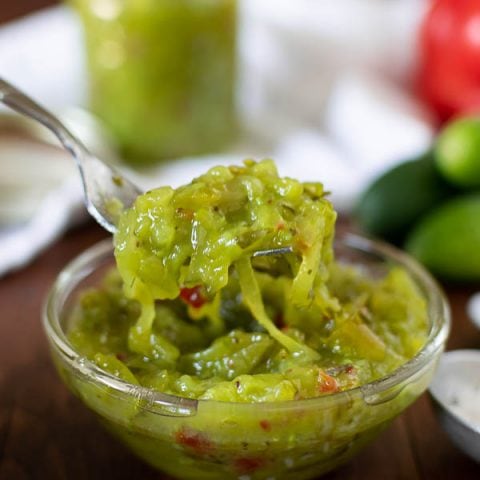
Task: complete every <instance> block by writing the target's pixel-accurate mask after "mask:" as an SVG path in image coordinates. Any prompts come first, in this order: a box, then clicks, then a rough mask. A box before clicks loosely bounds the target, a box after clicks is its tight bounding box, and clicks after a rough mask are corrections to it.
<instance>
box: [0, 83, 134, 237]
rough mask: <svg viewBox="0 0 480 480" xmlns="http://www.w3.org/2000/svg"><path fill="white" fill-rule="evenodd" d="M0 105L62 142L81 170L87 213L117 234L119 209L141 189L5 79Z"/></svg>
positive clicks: (127, 203)
mask: <svg viewBox="0 0 480 480" xmlns="http://www.w3.org/2000/svg"><path fill="white" fill-rule="evenodd" d="M0 103H3V104H4V105H6V106H8V107H10V108H11V109H12V110H15V111H17V112H19V113H21V114H23V115H25V116H27V117H29V118H32V119H33V120H36V121H37V122H39V123H41V124H42V125H44V126H45V127H47V128H48V129H49V130H51V132H52V133H53V134H54V135H55V136H56V137H57V138H58V139H59V140H60V142H61V144H62V145H63V146H64V147H65V149H66V150H67V151H68V152H69V153H70V154H71V155H72V157H73V158H74V159H75V162H76V164H77V167H78V170H79V171H80V176H81V179H82V185H83V191H84V194H85V205H86V207H87V210H88V211H89V213H90V214H91V215H92V216H93V217H94V218H95V220H97V222H98V223H99V224H100V225H101V226H102V227H103V228H105V229H106V230H108V231H109V232H111V233H114V232H115V231H116V224H117V221H118V215H119V209H121V208H127V207H129V206H130V205H131V204H132V203H133V202H134V200H135V198H136V197H137V195H139V194H140V193H141V191H140V189H139V188H138V187H137V186H136V185H134V184H133V183H132V182H130V181H129V180H127V179H126V178H124V177H123V176H122V175H121V174H120V173H118V172H117V171H116V170H115V169H114V168H112V167H110V166H108V165H106V164H105V163H103V162H102V161H101V160H99V159H98V158H96V157H95V156H93V155H91V154H90V152H89V151H88V150H87V148H86V147H85V146H84V145H83V143H82V142H81V141H80V140H78V138H77V137H75V135H73V133H71V132H70V130H68V128H66V127H65V125H63V124H62V122H61V121H60V120H59V119H58V118H56V117H55V116H54V115H53V114H52V113H50V112H49V111H47V110H45V108H43V107H41V106H40V105H38V103H36V102H35V101H34V100H32V99H31V98H30V97H29V96H28V95H26V94H24V93H23V92H21V91H20V90H18V88H16V87H14V86H13V85H11V84H10V83H8V82H7V81H6V80H4V79H2V78H1V77H0Z"/></svg>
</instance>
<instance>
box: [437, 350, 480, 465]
mask: <svg viewBox="0 0 480 480" xmlns="http://www.w3.org/2000/svg"><path fill="white" fill-rule="evenodd" d="M429 390H430V394H431V397H432V398H433V403H434V406H435V410H436V413H437V416H438V419H439V420H440V423H441V424H442V426H443V428H444V429H445V431H446V432H447V433H448V435H449V436H450V438H451V439H452V441H453V442H454V443H455V445H457V446H458V447H459V448H460V449H461V450H463V451H464V452H465V453H466V454H467V455H469V456H470V457H472V458H473V459H474V460H476V461H477V462H480V350H453V351H450V352H447V353H445V354H443V356H442V357H441V358H440V362H439V366H438V370H437V373H436V374H435V378H434V380H433V382H432V384H431V385H430V389H429Z"/></svg>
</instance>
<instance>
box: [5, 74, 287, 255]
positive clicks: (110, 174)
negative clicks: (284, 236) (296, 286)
mask: <svg viewBox="0 0 480 480" xmlns="http://www.w3.org/2000/svg"><path fill="white" fill-rule="evenodd" d="M0 102H1V103H3V104H4V105H6V106H8V107H10V108H11V109H12V110H15V111H17V112H18V113H21V114H22V115H25V116H27V117H30V118H32V119H33V120H36V121H37V122H40V123H41V124H42V125H44V126H45V127H47V128H48V129H49V130H50V131H51V132H52V133H53V134H54V135H55V136H56V137H57V138H58V139H59V140H60V143H61V144H62V145H63V146H64V147H65V149H66V150H67V151H68V152H69V153H70V154H71V155H72V157H73V158H74V159H75V162H76V164H77V167H78V170H79V171H80V176H81V178H82V185H83V191H84V194H85V205H86V207H87V210H88V212H89V213H90V215H91V216H92V217H93V218H95V220H96V221H97V222H98V223H99V224H100V225H101V226H102V227H103V228H105V230H108V231H109V232H111V233H115V231H116V230H117V226H116V224H117V220H118V208H116V207H118V206H121V208H128V207H130V206H131V205H132V204H133V202H134V201H135V199H136V198H137V196H138V195H140V194H141V193H142V190H141V189H140V188H139V187H137V186H136V185H135V184H134V183H132V182H131V181H130V180H128V179H127V178H125V177H124V176H123V175H122V174H121V173H119V172H118V171H117V170H115V169H114V168H113V167H110V166H108V165H106V164H105V163H103V162H102V161H101V160H99V159H98V158H97V157H94V156H93V155H92V154H91V153H90V152H89V151H88V149H87V148H86V147H85V145H83V143H82V142H81V141H80V140H79V139H78V138H77V137H75V135H73V133H71V132H70V131H69V130H68V128H67V127H65V125H63V124H62V122H60V120H59V119H58V118H57V117H55V116H54V115H53V114H52V113H50V112H49V111H48V110H46V109H45V108H43V107H41V106H40V105H39V104H38V103H37V102H35V101H34V100H32V99H31V98H30V97H29V96H28V95H26V94H25V93H23V92H21V91H20V90H19V89H18V88H16V87H14V86H13V85H11V84H10V83H8V82H7V81H6V80H4V79H2V78H1V77H0ZM292 251H293V249H292V247H290V246H287V247H282V248H273V249H268V250H258V251H256V252H253V254H252V256H253V257H261V256H269V255H284V254H286V253H291V252H292Z"/></svg>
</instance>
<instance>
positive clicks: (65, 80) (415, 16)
mask: <svg viewBox="0 0 480 480" xmlns="http://www.w3.org/2000/svg"><path fill="white" fill-rule="evenodd" d="M424 6H425V2H423V1H422V0H392V1H386V0H342V2H338V0H322V1H321V2H319V1H317V0H297V1H295V2H292V1H291V0H262V1H260V2H259V1H258V0H243V2H241V25H242V27H241V34H240V48H239V51H240V79H241V81H240V92H239V99H240V100H239V105H240V107H241V115H242V120H243V124H244V127H245V130H246V131H247V132H248V135H247V137H246V138H245V139H244V140H243V141H242V142H241V143H240V144H238V145H235V147H233V148H232V149H231V151H230V152H228V154H222V155H215V156H207V157H200V158H189V159H182V160H175V162H172V163H169V164H162V165H161V166H159V167H156V168H153V169H149V170H148V171H143V172H130V171H128V170H127V174H128V175H131V176H132V177H133V178H134V179H135V181H137V182H138V183H139V184H140V185H141V186H144V187H145V188H150V187H152V186H158V185H164V184H172V185H179V184H181V183H184V182H188V181H189V180H191V178H192V177H194V176H196V175H198V174H200V173H201V172H202V171H204V170H205V168H207V167H208V166H212V165H215V164H219V163H224V164H228V163H232V162H238V161H240V160H241V159H242V158H245V157H254V158H260V157H264V156H268V157H272V158H275V160H276V161H277V163H278V166H279V170H280V173H281V174H283V175H289V176H292V177H296V178H299V179H301V180H319V181H322V182H323V183H324V184H325V187H326V189H327V190H330V191H332V200H333V201H334V203H335V206H336V208H337V209H339V210H343V211H348V210H349V209H350V208H351V206H352V205H353V203H354V201H355V199H356V198H357V196H358V194H359V192H360V191H361V190H362V189H363V188H365V186H366V185H367V183H368V182H369V181H371V179H372V178H373V177H374V176H376V175H378V174H379V173H380V172H382V171H383V170H385V169H386V168H388V167H389V166H391V165H393V164H395V163H397V162H399V161H402V160H404V159H405V158H407V157H409V156H412V155H415V154H418V153H421V152H422V151H424V150H425V149H426V148H428V146H429V144H430V142H431V139H432V136H433V129H432V126H431V123H430V121H429V118H428V114H426V112H425V111H423V110H422V108H421V107H420V106H419V105H418V104H417V103H416V101H415V100H414V99H413V98H412V96H411V95H410V94H409V92H408V85H409V82H410V80H411V75H412V68H413V65H414V60H415V52H414V43H415V32H416V28H417V25H418V21H419V19H420V17H421V15H422V13H423V10H424ZM0 74H1V75H2V76H4V77H5V78H6V79H8V80H10V81H12V82H14V83H15V84H17V85H18V86H20V87H21V88H23V89H24V90H25V91H27V92H29V93H30V94H31V95H32V96H34V97H35V98H37V99H39V100H41V102H42V103H43V104H44V105H46V106H47V107H49V108H51V109H54V110H55V111H61V110H62V109H65V108H66V107H69V106H71V105H79V106H85V105H86V72H85V62H84V55H83V48H82V36H81V28H80V26H79V23H78V20H77V19H76V17H75V15H74V14H73V13H72V12H71V11H70V10H69V9H68V8H67V7H65V6H60V7H54V8H50V9H46V10H44V11H41V12H40V13H36V14H34V15H31V16H29V17H26V18H24V19H21V20H19V21H16V22H14V23H12V24H9V25H7V26H4V27H2V28H1V29H0ZM72 128H73V126H72ZM82 138H83V137H82ZM87 143H88V142H87ZM0 155H1V149H0ZM1 161H2V159H1V158H0V162H1ZM18 174H19V175H21V174H22V172H21V171H19V172H18ZM1 175H2V173H1V171H0V180H1ZM73 177H74V175H73V174H69V175H66V178H65V182H63V183H62V184H61V185H59V186H58V187H56V189H54V190H53V191H52V192H50V193H49V194H48V195H46V196H45V197H44V198H43V200H42V201H38V202H37V203H38V208H35V209H33V212H32V215H31V217H30V218H29V219H27V220H26V221H24V222H23V223H21V224H17V225H14V226H10V227H9V228H5V227H4V228H3V229H1V230H0V275H1V274H3V273H5V272H7V271H9V270H12V269H14V268H18V267H20V266H21V265H24V264H25V263H27V262H28V261H30V260H31V259H32V258H33V257H34V256H35V255H37V254H38V252H40V251H41V250H42V249H43V248H45V247H46V246H47V245H49V244H50V243H51V242H52V241H53V240H54V239H55V238H57V237H58V236H59V235H60V234H61V233H62V232H63V231H64V230H65V228H67V227H68V226H69V225H70V223H71V221H72V219H73V218H77V217H76V216H75V215H73V213H74V212H77V211H78V210H79V207H80V210H81V189H80V187H79V182H78V179H75V178H73ZM72 185H74V186H72Z"/></svg>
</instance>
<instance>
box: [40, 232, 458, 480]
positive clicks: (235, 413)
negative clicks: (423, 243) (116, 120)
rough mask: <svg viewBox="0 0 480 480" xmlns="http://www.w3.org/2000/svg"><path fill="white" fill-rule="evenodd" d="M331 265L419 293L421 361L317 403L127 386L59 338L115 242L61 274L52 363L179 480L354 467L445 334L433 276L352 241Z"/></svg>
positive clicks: (340, 244)
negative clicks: (406, 281)
mask: <svg viewBox="0 0 480 480" xmlns="http://www.w3.org/2000/svg"><path fill="white" fill-rule="evenodd" d="M335 248H336V255H337V259H338V260H340V261H342V262H346V263H350V264H355V265H360V266H361V267H362V268H363V269H365V270H367V271H370V272H372V273H373V274H376V275H377V274H379V272H380V273H381V272H383V271H386V270H387V269H388V268H389V266H391V265H401V266H403V267H404V268H405V269H406V270H407V271H408V272H409V273H410V275H411V277H412V278H413V280H414V281H415V282H416V284H417V285H418V287H419V289H420V291H421V292H422V294H423V295H424V297H425V299H426V302H427V305H428V315H429V321H430V331H429V335H428V339H427V342H426V344H425V346H424V347H423V348H422V350H421V351H419V353H418V354H417V355H416V356H415V357H414V358H412V359H411V360H410V361H408V362H407V363H405V364H404V365H403V366H401V367H400V368H398V369H397V370H396V371H394V372H393V373H391V374H390V375H388V376H386V377H384V378H382V379H379V380H377V381H375V382H371V383H368V384H365V385H363V386H361V387H357V388H355V389H351V390H348V391H344V392H338V393H333V394H330V395H325V396H322V397H319V398H311V399H303V400H294V401H284V402H269V403H256V404H255V403H233V402H231V403H228V402H219V401H212V400H191V399H186V398H181V397H175V396H171V395H166V394H163V393H160V392H158V391H155V390H152V389H148V388H144V387H138V386H135V385H132V384H128V383H126V382H124V381H122V380H120V379H118V378H117V377H115V376H112V375H110V374H108V373H106V372H104V371H102V370H101V369H99V368H98V367H97V366H96V365H94V364H93V363H91V362H90V361H88V360H87V359H86V358H84V357H82V356H81V355H79V354H78V353H76V352H75V350H74V349H73V348H72V346H71V344H70V343H69V341H68V339H67V337H66V335H65V332H66V330H67V329H68V324H67V323H68V317H69V315H68V313H69V311H70V309H71V308H72V305H73V304H74V302H75V299H76V297H77V294H78V292H79V291H80V290H82V289H84V288H86V287H88V286H92V285H95V284H96V283H98V282H99V281H100V279H101V278H102V276H103V274H104V273H105V271H106V270H107V269H108V268H110V267H111V266H112V265H113V263H114V260H113V255H112V243H111V241H110V240H107V241H103V242H101V243H99V244H97V245H95V246H93V247H92V248H90V249H88V250H87V251H85V252H84V253H83V254H81V255H80V256H79V257H77V258H76V259H75V260H74V261H73V262H71V263H70V264H69V265H68V266H67V267H66V268H65V269H64V270H63V271H62V272H61V273H60V275H59V277H58V279H57V281H56V282H55V284H54V285H53V287H52V289H51V291H50V294H49V296H48V298H47V301H46V304H45V308H44V316H43V318H44V327H45V330H46V334H47V337H48V340H49V344H50V347H51V353H52V357H53V360H54V363H55V365H56V367H57V369H58V371H59V373H60V375H61V377H62V379H63V380H64V382H65V383H66V384H67V386H68V387H69V388H70V389H71V390H72V392H73V393H74V394H75V395H77V396H78V397H79V398H80V399H81V400H82V401H83V402H84V403H85V405H87V407H89V408H90V409H91V410H93V411H94V412H95V413H96V414H97V415H98V417H99V418H100V419H101V421H102V422H103V423H104V424H105V426H106V427H107V429H108V430H110V431H111V432H112V433H113V434H114V435H115V436H117V437H118V438H120V439H121V440H122V441H123V442H124V443H125V444H127V445H128V446H129V447H130V448H131V450H133V451H134V452H135V453H136V454H137V455H138V456H139V457H141V458H143V459H144V460H145V461H147V462H148V463H150V464H151V465H153V466H154V467H156V468H158V469H160V470H163V471H164V472H166V473H168V474H169V475H173V476H175V477H177V478H183V479H192V480H193V479H194V480H203V479H205V480H207V479H208V480H210V479H212V480H213V479H218V480H227V479H241V480H248V479H251V480H255V479H276V480H279V479H292V480H301V479H307V478H313V477H316V476H318V475H320V474H322V473H324V472H326V471H328V470H331V469H333V468H335V467H336V466H338V465H339V464H341V463H343V462H345V461H346V460H348V459H350V458H351V457H352V456H353V455H354V454H355V453H356V452H358V451H359V450H360V448H361V447H363V446H364V445H365V444H366V443H368V442H369V441H370V440H372V439H373V438H374V437H375V436H376V435H377V434H378V433H379V432H380V431H381V430H383V429H384V428H385V427H386V426H387V425H388V424H389V423H390V422H391V420H392V419H393V418H395V417H396V416H397V415H398V414H399V413H401V412H402V411H403V410H405V408H406V407H407V406H408V405H410V404H411V403H412V402H413V401H414V400H415V399H417V398H418V397H419V395H421V394H422V393H423V392H424V391H425V390H426V388H427V387H428V385H429V383H430V381H431V379H432V376H433V373H434V370H435V367H436V364H437V360H438V358H439V356H440V354H441V353H442V351H443V349H444V345H445V341H446V339H447V336H448V332H449V326H450V314H449V309H448V306H447V303H446V301H445V298H444V295H443V294H442V292H441V290H440V289H439V287H438V286H437V284H436V283H435V281H434V280H433V279H432V278H431V276H430V275H429V274H428V273H427V272H426V271H425V270H424V269H423V268H422V267H420V266H419V265H418V264H417V263H416V262H415V261H413V260H412V259H410V258H409V257H408V256H406V255H405V254H403V253H401V252H399V251H398V250H396V249H394V248H392V247H390V246H388V245H385V244H381V243H377V242H374V241H371V240H367V239H364V238H362V237H358V236H354V235H351V234H348V235H345V236H344V237H343V238H340V239H338V240H337V241H336V247H335Z"/></svg>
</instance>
